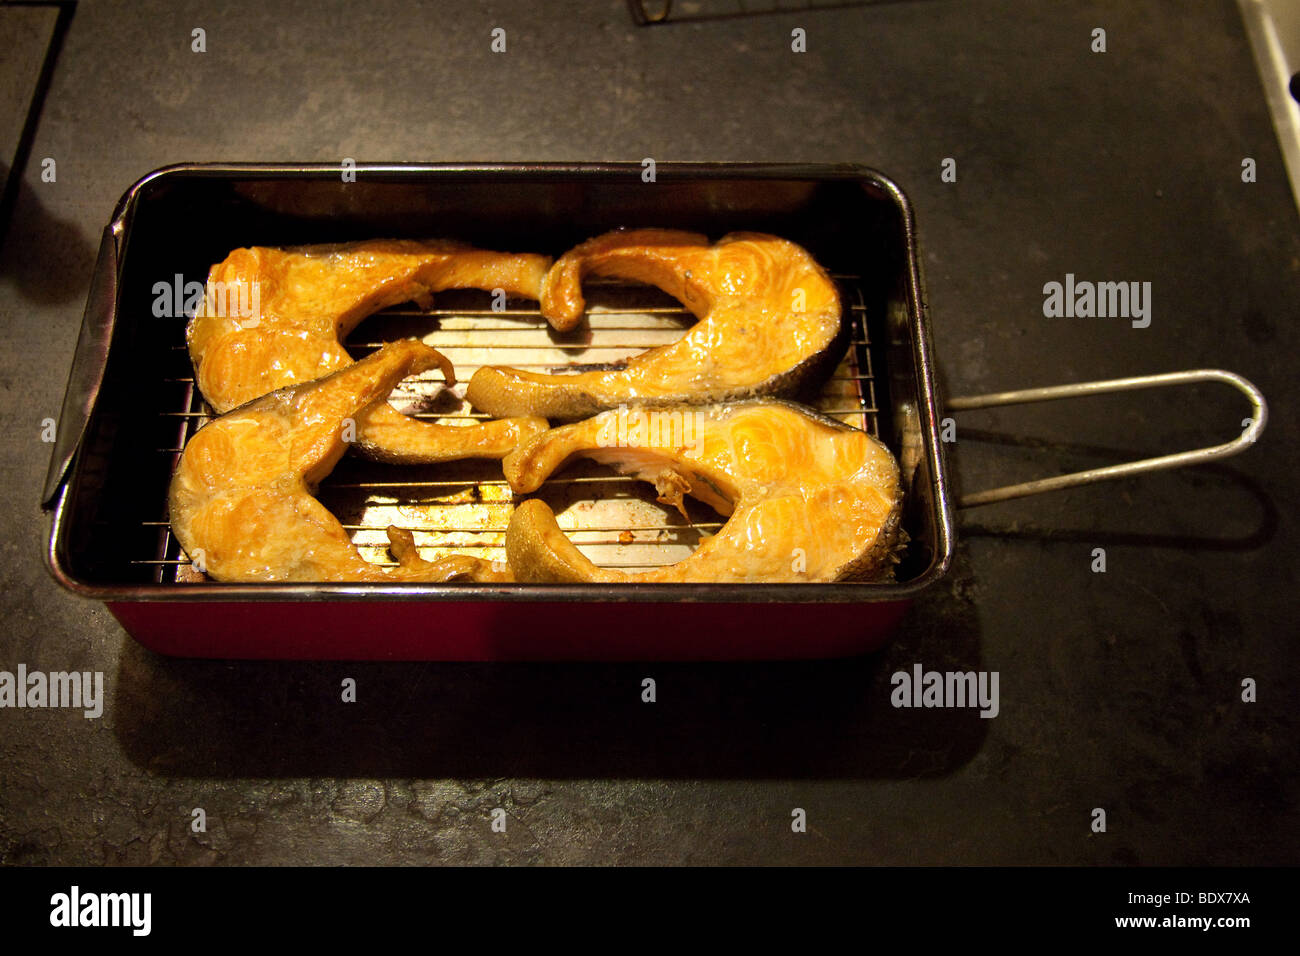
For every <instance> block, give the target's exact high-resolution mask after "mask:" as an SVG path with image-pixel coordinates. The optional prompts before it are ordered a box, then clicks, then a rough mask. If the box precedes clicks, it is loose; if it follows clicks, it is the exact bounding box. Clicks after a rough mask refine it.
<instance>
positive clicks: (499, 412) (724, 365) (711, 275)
mask: <svg viewBox="0 0 1300 956" xmlns="http://www.w3.org/2000/svg"><path fill="white" fill-rule="evenodd" d="M587 275H600V276H615V277H619V278H624V279H633V280H636V281H638V282H645V283H649V284H650V285H653V286H656V287H658V288H660V289H662V290H663V291H664V292H667V293H668V294H669V295H671V296H673V297H675V298H676V299H678V300H679V301H681V303H682V304H683V305H684V306H686V308H687V309H689V310H690V311H691V312H692V313H693V314H694V315H695V316H696V317H697V318H698V319H699V321H698V322H697V323H696V324H695V325H694V326H692V327H691V329H690V330H689V331H688V332H687V333H686V334H685V335H684V336H683V337H682V338H680V339H678V340H677V341H676V342H674V343H672V344H670V345H663V346H659V347H657V348H653V349H649V350H647V351H645V352H642V353H640V354H639V355H635V356H633V357H632V358H629V359H626V360H624V361H622V362H617V363H614V364H613V365H610V366H607V367H602V368H599V369H593V370H590V371H583V372H578V373H577V374H572V373H570V374H558V375H547V374H542V373H535V372H525V371H520V370H518V369H512V368H503V367H498V366H485V367H483V368H481V369H479V370H478V371H477V372H475V373H474V376H473V378H471V379H470V383H469V390H468V392H467V394H466V397H467V398H468V399H469V402H470V404H471V405H473V406H474V407H475V408H477V409H479V410H481V411H484V412H487V413H488V414H490V415H496V416H503V415H541V416H542V417H543V418H550V419H558V420H561V421H572V420H574V419H579V418H586V417H587V416H590V415H593V414H595V413H596V412H598V411H601V410H603V409H608V408H614V407H616V406H618V405H620V404H623V403H636V404H643V405H649V404H653V405H676V404H681V403H689V404H701V405H703V404H711V403H717V402H728V401H735V400H739V399H744V398H752V397H758V396H765V395H771V396H778V395H779V396H788V395H795V394H797V393H799V392H801V391H803V390H804V389H806V388H808V387H810V386H811V385H812V384H814V383H817V382H820V381H821V380H823V379H824V378H826V377H827V376H828V375H830V373H831V372H832V371H834V369H835V366H836V365H838V364H839V362H840V360H841V359H842V358H843V357H844V353H845V350H846V349H847V347H848V328H847V325H846V323H844V321H843V317H842V313H841V310H840V298H839V293H838V291H837V290H836V288H835V284H834V283H833V282H832V281H831V279H830V277H829V276H827V274H826V272H825V270H823V269H822V268H821V266H819V265H818V264H817V263H816V262H815V261H813V258H812V256H810V255H809V254H808V253H807V252H806V251H805V250H804V249H802V248H800V247H799V246H797V245H795V244H794V243H792V242H787V241H786V240H784V239H778V238H777V237H776V236H769V235H764V234H763V233H757V232H735V233H732V234H730V235H728V236H725V237H723V238H722V239H721V240H719V241H718V243H717V244H716V245H712V246H711V245H709V242H708V239H707V238H705V237H704V236H701V235H698V234H696V233H691V232H680V231H677V230H670V229H636V230H630V231H621V232H611V233H606V234H605V235H602V236H597V237H596V238H594V239H590V240H588V241H587V242H584V243H583V244H582V245H580V246H578V247H576V248H575V249H572V250H570V251H569V252H567V253H565V254H564V255H563V256H561V257H560V259H558V260H557V261H556V263H555V265H553V266H552V267H551V269H550V271H549V272H547V274H546V279H545V282H544V283H543V285H542V291H541V300H540V301H541V309H542V314H543V315H544V316H545V317H546V318H547V320H548V321H549V322H550V323H551V325H552V326H553V327H554V328H555V329H557V330H559V331H567V330H569V329H572V328H574V327H575V326H576V325H577V323H578V322H579V320H580V319H581V318H582V314H583V311H584V309H585V303H584V300H583V297H582V279H583V277H584V276H587Z"/></svg>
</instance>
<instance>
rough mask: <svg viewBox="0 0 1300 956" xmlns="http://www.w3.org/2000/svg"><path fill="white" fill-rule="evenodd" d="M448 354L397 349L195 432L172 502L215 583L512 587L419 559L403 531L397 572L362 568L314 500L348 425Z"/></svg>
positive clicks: (471, 565) (194, 554) (178, 527)
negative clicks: (428, 583) (484, 584)
mask: <svg viewBox="0 0 1300 956" xmlns="http://www.w3.org/2000/svg"><path fill="white" fill-rule="evenodd" d="M443 361H445V359H443V358H442V356H441V355H439V354H438V353H437V352H436V351H434V350H433V349H431V348H429V347H428V346H426V345H422V344H421V343H420V342H418V341H416V340H415V339H407V340H405V341H402V342H394V343H392V344H390V345H386V346H384V348H382V349H380V350H379V351H378V352H375V353H374V354H373V355H370V356H369V357H367V358H364V359H362V360H361V361H360V362H357V363H355V364H352V365H348V366H346V367H345V368H343V369H341V370H339V371H337V372H335V373H333V374H332V375H329V376H328V377H326V378H323V379H320V380H319V381H315V382H308V383H306V384H304V385H296V386H292V387H290V388H284V389H280V390H279V391H275V392H272V393H271V394H269V395H265V396H263V397H262V398H259V399H257V400H256V401H253V402H250V403H249V404H247V405H244V406H242V407H240V408H238V409H236V410H235V411H233V412H229V413H228V414H226V415H222V416H221V417H220V418H217V419H214V420H213V421H211V422H209V423H208V424H207V425H205V426H204V427H203V428H200V429H199V430H198V432H197V433H196V434H195V435H194V437H193V438H191V439H190V440H189V443H188V444H187V445H186V446H185V452H184V454H183V455H182V456H181V461H180V465H179V466H178V467H177V469H176V474H175V475H173V476H172V482H171V488H170V490H169V493H168V507H169V510H170V514H171V525H172V531H173V532H174V533H175V535H176V537H177V539H178V540H179V541H180V543H181V547H183V548H184V549H185V552H186V553H187V554H188V555H189V556H190V558H191V559H192V560H193V561H194V563H195V565H196V567H198V569H199V570H202V571H205V572H206V573H207V574H208V575H210V576H211V577H213V578H215V579H216V580H218V581H241V582H252V581H452V580H458V579H459V580H473V581H509V580H511V576H510V572H509V570H508V569H507V568H506V567H505V566H504V565H500V564H493V562H490V561H483V560H481V559H478V558H470V557H464V556H458V557H452V558H445V559H443V560H441V561H432V562H430V561H425V560H423V559H422V558H421V557H420V556H419V554H418V552H417V551H416V548H415V542H414V540H413V538H412V536H411V534H410V532H408V531H402V530H400V529H398V528H392V527H390V528H389V529H388V537H389V542H390V548H391V550H392V552H393V555H394V556H395V557H396V558H397V560H398V562H399V565H400V566H399V567H397V568H393V569H391V570H389V569H385V568H381V567H379V566H377V565H375V564H372V563H370V562H368V561H366V560H365V559H364V558H362V557H361V555H360V553H359V552H358V551H357V549H356V548H355V547H353V545H352V542H351V540H350V539H349V538H348V535H347V532H346V531H344V530H343V526H342V525H341V524H340V523H339V521H338V519H337V518H335V517H334V515H333V514H331V513H330V512H329V510H328V509H327V508H326V507H325V506H324V505H322V504H321V503H320V502H319V501H317V500H316V499H315V498H314V497H313V493H314V491H315V489H316V486H317V485H318V484H319V483H320V481H321V480H322V479H323V478H324V477H325V476H326V475H328V474H329V473H330V471H331V470H332V469H333V468H334V466H335V465H336V464H338V460H339V459H340V458H341V457H343V453H344V451H345V450H346V448H347V442H346V438H347V437H348V436H349V434H350V432H351V429H350V428H349V424H355V423H356V422H359V421H360V420H361V418H362V417H363V416H364V414H365V412H366V411H368V410H370V409H372V408H374V407H375V406H377V405H379V404H381V403H382V402H384V400H385V398H386V397H387V395H388V393H389V392H390V391H392V389H393V386H394V385H396V384H397V383H398V382H399V381H401V380H402V379H403V378H405V377H406V376H408V375H414V374H417V373H419V372H423V371H426V370H428V369H431V368H434V367H436V366H438V365H439V364H440V363H441V362H443Z"/></svg>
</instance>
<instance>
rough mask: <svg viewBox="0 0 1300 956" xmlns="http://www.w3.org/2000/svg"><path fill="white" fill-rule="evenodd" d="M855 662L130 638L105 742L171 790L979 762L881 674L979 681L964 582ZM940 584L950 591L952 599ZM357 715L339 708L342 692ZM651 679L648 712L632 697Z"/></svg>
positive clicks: (896, 774) (980, 736) (947, 724)
mask: <svg viewBox="0 0 1300 956" xmlns="http://www.w3.org/2000/svg"><path fill="white" fill-rule="evenodd" d="M952 574H953V577H951V578H950V579H949V581H950V584H951V586H949V587H941V588H938V589H935V590H934V591H932V592H931V594H930V595H927V597H926V598H925V599H924V600H922V601H919V602H917V603H916V604H915V605H914V606H913V607H912V609H911V611H910V612H909V614H908V616H907V617H906V618H905V620H904V622H903V625H902V627H901V629H900V631H899V633H898V635H897V637H896V639H895V640H894V641H893V642H892V643H891V644H889V645H887V646H886V647H885V649H883V650H882V651H880V652H878V653H876V654H874V655H871V656H867V657H861V658H848V659H840V660H828V661H814V662H774V663H749V664H666V663H645V664H625V663H618V664H571V663H564V664H532V663H527V664H525V663H519V664H506V663H501V664H430V663H387V662H385V663H347V662H310V663H297V662H272V663H263V662H216V661H191V660H180V659H173V658H165V657H161V656H158V655H156V654H153V653H152V652H150V651H148V650H146V649H144V648H143V647H141V646H140V645H138V644H137V643H136V642H135V641H133V640H126V642H125V646H124V648H123V652H122V655H121V665H120V669H119V672H118V676H117V691H116V700H115V701H113V702H110V707H112V708H113V712H114V713H115V715H116V720H115V733H116V735H117V737H118V739H119V740H120V742H121V745H122V747H123V749H124V751H125V752H126V754H127V756H128V757H129V758H130V759H131V760H132V761H133V762H134V763H135V764H137V765H139V766H141V767H144V768H146V769H148V770H149V771H151V772H153V773H157V774H161V775H164V776H183V777H231V778H233V777H367V778H369V777H385V778H419V777H455V778H464V777H471V778H483V777H501V776H510V777H539V778H543V777H544V778H591V777H603V778H611V777H612V778H691V779H721V778H725V779H736V778H738V779H764V778H789V777H796V778H799V777H806V778H823V779H827V778H828V779H842V778H900V777H907V778H911V777H922V776H927V777H928V776H941V775H946V774H949V773H952V772H954V771H956V770H957V769H958V768H960V767H961V766H962V765H964V764H965V763H966V762H967V761H969V760H970V759H971V758H972V757H973V756H974V755H975V754H976V753H977V752H978V751H979V749H980V747H981V745H982V743H983V740H984V738H985V736H986V734H987V721H985V720H983V719H981V718H980V717H979V714H978V711H977V710H974V709H967V710H950V709H931V710H901V709H895V708H894V707H892V706H891V704H890V691H891V683H890V676H891V674H893V673H894V672H895V671H897V670H909V671H910V669H911V667H912V665H913V663H915V662H922V663H924V665H925V666H926V668H927V669H934V668H938V669H941V670H963V671H964V670H979V669H980V666H981V665H980V650H979V648H980V641H979V633H978V630H977V622H976V615H975V607H974V603H973V601H972V600H971V599H970V598H969V594H970V593H971V589H970V588H969V587H962V586H961V581H962V580H963V579H968V578H969V576H970V571H969V568H968V567H967V566H966V565H965V563H964V559H963V558H962V557H961V555H960V554H959V556H958V563H957V567H955V568H954V571H953V572H952ZM953 582H955V583H953ZM347 677H351V678H354V679H355V680H356V686H357V692H356V698H357V700H356V703H351V704H345V703H342V702H341V696H342V693H341V685H342V681H343V679H344V678H347ZM646 677H653V678H654V680H655V681H656V695H657V700H656V702H655V703H652V704H651V703H644V702H642V700H641V688H642V684H641V682H642V680H643V679H644V678H646Z"/></svg>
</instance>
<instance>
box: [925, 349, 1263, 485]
mask: <svg viewBox="0 0 1300 956" xmlns="http://www.w3.org/2000/svg"><path fill="white" fill-rule="evenodd" d="M1196 382H1222V383H1224V384H1227V385H1231V386H1232V387H1233V388H1235V389H1237V390H1238V391H1239V392H1241V393H1242V394H1243V395H1245V396H1246V398H1247V399H1249V401H1250V407H1251V414H1250V417H1249V418H1247V419H1244V420H1243V425H1244V428H1243V430H1242V433H1241V434H1240V435H1239V436H1237V437H1236V438H1235V439H1233V440H1232V441H1230V442H1224V443H1223V444H1220V445H1210V446H1207V447H1205V448H1198V449H1196V450H1194V451H1184V452H1178V453H1176V454H1172V455H1161V456H1159V457H1157V458H1144V459H1142V460H1140V461H1130V462H1125V463H1123V464H1120V465H1111V466H1109V467H1106V468H1091V469H1089V470H1087V471H1078V472H1075V473H1073V474H1069V475H1058V476H1056V477H1053V478H1040V479H1038V480H1037V481H1026V482H1022V483H1020V484H1016V485H1005V486H1003V487H1001V488H990V489H989V490H987V491H980V492H975V493H974V494H969V495H962V496H961V497H960V498H958V499H957V507H958V508H974V507H976V506H978V505H987V504H992V503H993V502H995V501H1007V500H1009V499H1012V498H1025V497H1028V496H1029V495H1037V494H1042V493H1043V492H1046V491H1057V490H1060V489H1062V488H1074V487H1076V486H1078V485H1088V484H1093V483H1094V482H1098V481H1110V480H1112V479H1115V478H1128V477H1131V476H1133V475H1140V474H1144V473H1146V472H1149V471H1163V470H1165V469H1167V468H1181V467H1183V466H1184V465H1197V464H1203V463H1205V462H1210V461H1217V460H1218V459H1220V458H1228V457H1230V456H1232V455H1236V454H1239V453H1240V452H1243V451H1245V450H1246V449H1247V448H1249V447H1250V446H1251V445H1253V444H1254V443H1255V440H1256V439H1257V438H1259V436H1260V434H1261V433H1263V431H1264V425H1265V423H1266V422H1267V421H1268V404H1267V403H1266V402H1265V401H1264V396H1263V395H1262V394H1260V391H1259V389H1257V388H1256V387H1255V386H1254V385H1252V384H1251V383H1250V382H1248V381H1246V379H1244V378H1242V377H1241V376H1240V375H1237V374H1235V373H1233V372H1225V371H1223V370H1222V369H1197V370H1194V371H1186V372H1169V373H1166V374H1163V375H1137V376H1133V377H1131V378H1115V379H1108V380H1106V381H1098V382H1076V383H1074V384H1072V385H1053V386H1048V387H1046V388H1026V389H1020V390H1018V391H1013V392H993V393H990V394H988V395H974V396H969V397H964V398H954V399H951V400H950V401H949V402H948V410H949V411H953V412H960V411H968V410H970V409H976V408H995V407H998V406H1002V405H1026V404H1029V403H1032V402H1050V401H1056V400H1058V399H1062V398H1082V397H1084V396H1087V395H1107V394H1111V393H1114V392H1131V391H1138V390H1141V389H1147V388H1160V387H1164V386H1169V385H1190V384H1193V383H1196Z"/></svg>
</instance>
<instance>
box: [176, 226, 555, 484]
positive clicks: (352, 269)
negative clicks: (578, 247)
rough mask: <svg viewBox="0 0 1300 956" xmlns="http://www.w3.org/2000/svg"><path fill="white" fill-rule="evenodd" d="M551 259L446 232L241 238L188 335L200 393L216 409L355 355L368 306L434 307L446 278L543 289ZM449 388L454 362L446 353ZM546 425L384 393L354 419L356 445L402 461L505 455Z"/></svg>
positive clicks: (478, 285)
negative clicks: (424, 414)
mask: <svg viewBox="0 0 1300 956" xmlns="http://www.w3.org/2000/svg"><path fill="white" fill-rule="evenodd" d="M549 264H550V259H549V258H548V257H546V256H540V255H533V254H519V255H515V254H510V253H502V252H485V251H483V250H480V249H474V248H471V247H469V246H466V245H462V244H460V243H455V242H446V241H436V240H434V241H422V242H417V241H413V240H397V239H381V240H373V241H368V242H356V243H348V244H345V245H325V246H303V247H300V248H297V249H272V248H267V247H261V246H255V247H253V248H249V249H236V250H235V251H234V252H232V253H230V255H229V256H227V257H226V258H225V260H224V261H222V262H219V263H217V264H216V265H215V266H213V267H212V270H211V272H210V273H209V275H208V284H207V288H206V293H205V296H204V300H203V303H202V305H201V306H200V308H199V309H198V311H197V313H196V314H195V316H194V318H193V319H192V320H191V322H190V324H189V329H188V330H187V335H186V338H187V340H188V342H189V350H190V358H191V359H192V360H193V362H194V369H195V377H196V380H197V382H198V385H199V389H200V391H202V393H203V396H204V398H206V399H207V400H208V403H209V404H210V405H211V406H212V407H213V408H214V409H216V411H218V412H226V411H229V410H230V409H232V408H236V407H238V406H240V405H243V404H244V403H245V402H250V401H252V400H253V399H255V398H258V397H260V396H262V395H265V394H266V393H267V392H270V391H274V390H275V389H277V388H284V387H285V386H288V385H298V384H301V383H303V382H310V381H313V380H315V379H318V378H320V377H321V376H323V375H327V374H329V373H330V372H334V371H337V370H338V369H341V368H343V367H345V366H347V365H349V364H350V363H351V362H352V357H351V356H350V355H348V353H347V352H346V351H345V350H344V348H343V345H342V343H341V340H342V339H343V338H344V337H345V336H346V335H347V334H348V333H349V332H351V331H352V329H353V328H355V327H356V326H357V324H358V323H360V322H361V320H362V319H364V318H365V317H366V316H368V315H370V314H372V313H374V312H377V311H379V310H380V309H383V308H387V307H388V306H391V305H398V304H400V303H402V302H409V301H415V302H417V303H420V304H421V305H422V306H425V307H427V306H428V305H429V304H430V303H431V299H430V296H431V295H432V293H434V292H437V291H439V290H442V289H459V288H470V289H488V290H492V289H501V290H504V292H505V293H506V294H507V295H517V296H525V297H528V298H537V296H538V295H539V294H540V289H541V284H542V280H543V278H544V277H545V274H546V268H547V266H548V265H549ZM442 368H443V372H444V375H445V377H446V380H447V385H448V386H449V387H450V386H451V385H454V384H455V382H456V379H455V375H454V372H453V371H452V370H451V365H450V363H443V364H442ZM545 428H546V422H544V421H542V420H541V419H540V418H536V417H532V416H525V417H521V418H517V419H506V420H503V421H494V422H486V423H483V424H475V425H470V426H467V427H457V426H448V425H435V424H432V423H430V422H421V421H418V420H416V419H413V418H410V417H409V416H407V415H403V414H402V413H401V412H399V411H397V409H395V408H393V407H392V406H391V405H389V404H388V403H387V402H379V403H377V404H375V405H374V406H373V407H372V408H370V409H369V411H367V412H366V413H365V415H364V416H363V417H362V418H361V419H360V420H359V421H358V422H357V440H356V442H355V447H356V448H357V450H358V451H360V452H361V453H362V454H364V455H366V456H367V457H370V458H375V459H378V460H380V461H387V462H393V463H396V464H421V463H427V462H437V461H451V460H454V459H459V458H501V457H502V456H504V455H505V454H506V453H507V452H508V451H510V450H511V449H512V448H514V447H515V445H517V444H518V443H519V442H520V441H521V440H523V439H524V438H527V437H530V436H532V435H535V434H537V433H539V432H541V431H543V430H545Z"/></svg>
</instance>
